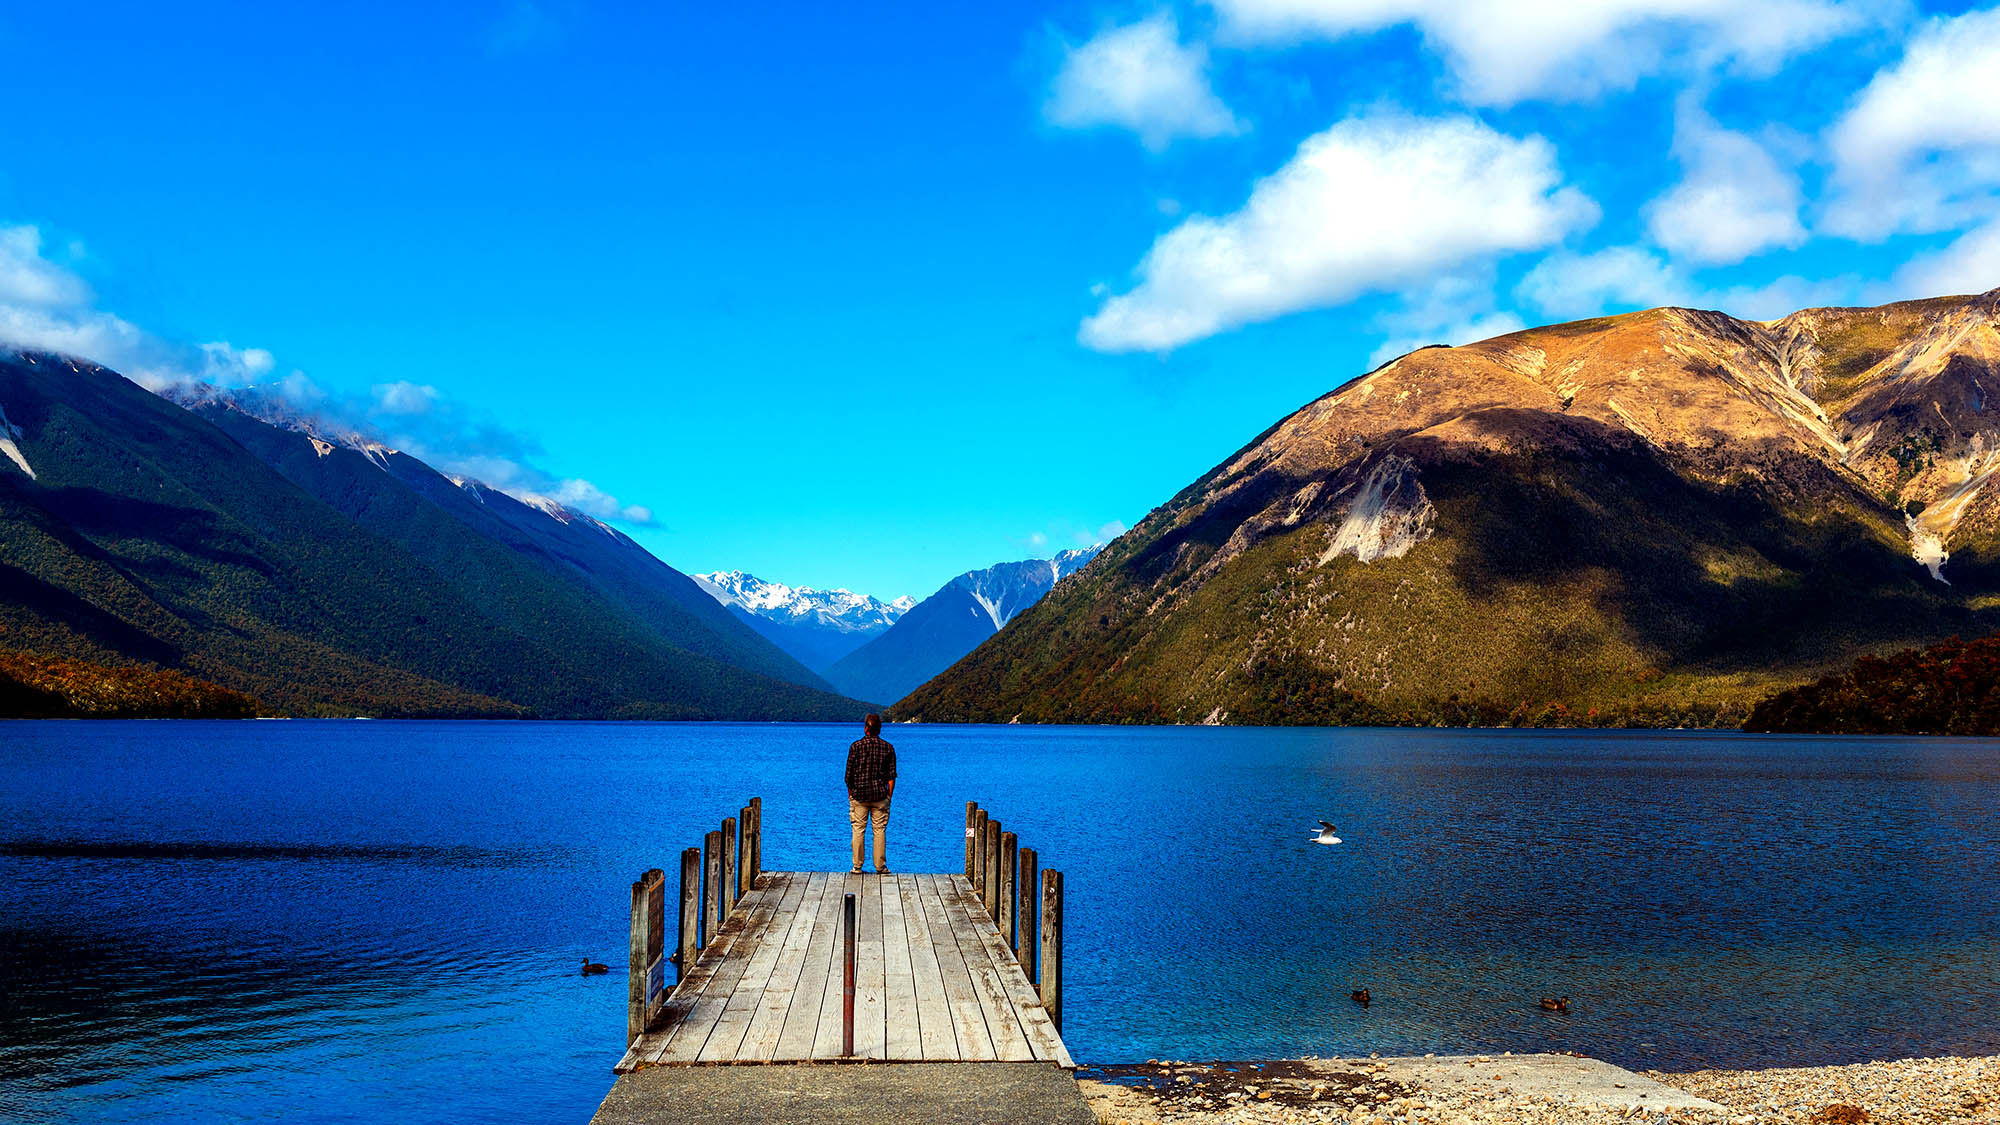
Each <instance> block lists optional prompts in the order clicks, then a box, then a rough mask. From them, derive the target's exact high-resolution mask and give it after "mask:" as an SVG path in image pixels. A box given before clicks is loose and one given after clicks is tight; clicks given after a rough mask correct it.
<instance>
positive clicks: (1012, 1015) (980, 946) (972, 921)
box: [945, 894, 1035, 1062]
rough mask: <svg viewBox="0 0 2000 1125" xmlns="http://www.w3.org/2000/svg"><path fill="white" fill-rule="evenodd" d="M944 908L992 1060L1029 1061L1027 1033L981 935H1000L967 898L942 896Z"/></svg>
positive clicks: (976, 903) (977, 905)
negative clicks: (989, 1042)
mask: <svg viewBox="0 0 2000 1125" xmlns="http://www.w3.org/2000/svg"><path fill="white" fill-rule="evenodd" d="M945 908H946V915H947V917H948V918H949V919H950V921H951V929H952V934H953V936H954V937H955V938H956V939H957V942H958V949H959V954H960V956H962V957H963V958H964V959H965V971H966V975H967V977H968V978H970V981H971V984H972V991H973V994H974V995H975V996H976V997H977V998H978V1000H979V1005H980V1011H981V1012H982V1013H983V1014H984V1016H985V1018H986V1029H987V1031H989V1032H990V1033H991V1034H992V1036H993V1056H994V1057H995V1058H997V1059H999V1060H1000V1061H1001V1062H1028V1061H1030V1060H1032V1059H1033V1058H1034V1057H1035V1053H1034V1050H1033V1049H1032V1048H1030V1047H1029V1046H1028V1035H1027V1032H1026V1031H1025V1030H1023V1028H1022V1027H1021V1019H1020V1016H1019V1014H1017V1013H1016V1012H1015V1010H1014V1003H1013V1001H1012V1000H1009V999H1008V997H1007V986H1006V983H1005V982H1004V981H1002V980H1001V979H1000V974H999V971H998V969H997V968H996V966H995V965H994V964H993V958H992V955H991V954H989V953H987V952H986V942H985V937H984V933H986V932H990V933H992V934H994V935H996V936H997V935H998V934H999V932H1000V931H999V930H998V929H997V928H995V927H994V925H993V920H992V919H991V918H988V917H986V916H985V915H984V910H985V904H984V903H982V902H981V901H979V900H978V899H976V898H974V897H972V896H971V895H969V894H951V895H947V896H945Z"/></svg>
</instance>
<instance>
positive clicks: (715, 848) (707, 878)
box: [701, 831, 722, 945]
mask: <svg viewBox="0 0 2000 1125" xmlns="http://www.w3.org/2000/svg"><path fill="white" fill-rule="evenodd" d="M701 862H702V879H701V943H702V944H703V945H707V944H708V943H709V942H712V941H714V940H715V937H716V935H717V934H718V933H720V932H721V931H722V833H721V832H720V831H716V832H710V833H709V834H707V835H706V836H703V837H702V838H701Z"/></svg>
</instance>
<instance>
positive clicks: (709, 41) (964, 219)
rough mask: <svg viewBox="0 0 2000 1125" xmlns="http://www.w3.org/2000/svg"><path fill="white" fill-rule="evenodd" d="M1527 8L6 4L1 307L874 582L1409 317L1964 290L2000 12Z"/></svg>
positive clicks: (1991, 182)
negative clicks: (10, 73) (9, 75)
mask: <svg viewBox="0 0 2000 1125" xmlns="http://www.w3.org/2000/svg"><path fill="white" fill-rule="evenodd" d="M1548 7H1549V9H1550V10H1548V11H1546V12H1542V11H1537V10H1530V9H1529V8H1524V7H1515V6H1501V5H1491V4H1482V3H1475V2H1473V0H1216V2H1214V3H1195V4H1161V3H1141V4H1068V3H1056V4H1050V5H1046V6H1041V7H1036V6H1030V5H1025V4H1024V5H937V4H912V5H906V6H891V5H878V6H869V7H853V6H846V5H822V4H810V5H809V4H798V5H770V6H752V5H745V6H691V5H675V6H670V7H669V6H659V5H631V6H622V5H606V4H593V3H584V2H580V0H579V2H557V0H548V2H540V3H521V2H514V0H509V2H500V3H490V4H479V3H464V4H452V5H417V6H404V5H386V4H385V5H377V6H371V5H356V4H338V5H336V4H297V5H264V4H238V5H229V4H217V5H200V6H179V5H175V6H159V5H141V4H130V5H114V4H93V3H87V2H78V3H70V4H55V5H11V6H8V7H6V8H4V9H0V49H4V50H5V51H6V52H7V54H8V57H10V58H13V59H16V60H24V59H25V60H33V62H32V65H28V66H23V67H19V68H17V69H16V72H15V78H14V81H13V82H12V83H10V88H9V93H8V103H9V110H8V113H7V114H6V118H5V122H4V124H0V130H4V139H5V144H4V146H0V338H6V339H11V340H14V341H16V342H20V343H28V344H36V345H41V346H51V347H57V348H62V349H66V350H70V351H73V352H77V353H80V354H83V355H86V356H89V357H90V358H94V359H97V360H99V361H101V362H105V363H107V364H110V365H112V366H114V367H118V368H119V369H120V370H124V371H127V372H128V373H131V374H134V375H135V376H138V377H141V378H143V379H146V380H149V381H153V382H160V381H170V380H175V379H184V378H206V379H209V380H212V381H217V382H222V383H232V384H244V383H272V384H275V385H277V386H279V387H280V388H282V389H284V390H285V391H286V392H287V393H289V394H291V395H292V396H293V397H294V398H295V399H296V400H297V401H299V402H300V403H301V404H303V405H306V406H308V407H311V408H313V409H316V410H319V411H320V412H322V413H323V414H325V415H327V416H328V417H329V418H332V419H335V420H337V421H340V422H343V423H346V424H350V425H354V426H357V427H361V428H365V429H367V430H369V431H371V432H373V433H376V434H379V435H381V436H382V437H383V438H384V439H386V440H388V441H389V442H390V443H391V444H395V445H398V446H400V447H402V448H407V449H410V450H411V451H412V452H415V453H417V454H419V455H420V456H424V457H426V459H428V460H431V461H432V462H433V463H434V464H438V465H439V466H440V467H443V468H447V469H450V470H452V471H456V472H460V473H467V474H471V475H475V476H478V477H480V478H481V479H485V480H488V481H490V482H492V483H495V484H497V485H499V486H502V487H508V488H510V489H513V490H516V491H520V492H537V493H542V494H549V495H555V496H557V497H559V498H563V499H565V500H568V501H570V502H572V503H574V504H575V505H577V506H578V507H581V508H584V509H586V510H589V511H591V512H593V514H597V515H600V516H603V517H606V518H613V519H616V520H618V521H620V525H621V526H623V527H625V528H626V530H628V531H629V532H630V533H631V534H633V535H634V536H635V537H636V538H638V539H639V540H640V541H641V542H642V543H644V544H646V545H647V546H648V547H649V548H651V549H652V550H653V551H654V552H655V553H656V554H658V555H660V556H661V557H662V558H663V559H665V560H666V561H667V562H669V563H671V564H672V565H674V566H676V567H679V568H681V569H683V570H688V571H706V570H713V569H744V570H749V571H751V572H752V573H755V574H758V575H759V576H761V577H765V578H768V579H771V580H775V581H782V582H786V583H789V584H792V585H811V586H820V587H825V586H846V587H849V588H851V589H855V590H859V591H862V592H866V593H871V594H875V595H877V596H880V597H883V598H885V599H886V598H889V597H893V596H895V595H899V594H904V593H910V594H915V595H917V596H920V597H921V596H923V595H925V594H928V593H929V592H931V591H932V590H934V589H936V588H937V587H938V586H939V585H940V584H941V583H942V582H944V581H945V580H946V579H948V578H949V577H951V576H952V575H954V574H956V573H958V572H960V571H963V570H967V569H970V568H974V567H979V566H985V565H989V564H991V563H994V562H998V561H1002V560H1004V559H1010V558H1019V557H1026V556H1029V555H1035V554H1044V555H1045V554H1048V553H1050V552H1052V551H1054V550H1056V549H1059V548H1061V547H1065V546H1073V545H1076V544H1078V543H1081V542H1088V541H1091V540H1094V539H1096V538H1099V537H1101V536H1104V535H1106V534H1115V533H1116V532H1117V531H1118V530H1120V529H1122V528H1123V527H1124V526H1125V525H1129V524H1133V523H1136V522H1137V521H1138V520H1139V519H1140V518H1141V517H1143V516H1144V515H1145V513H1146V512H1147V511H1148V510H1149V509H1150V508H1151V507H1152V506H1154V505H1156V504H1159V503H1161V502H1164V501H1165V500H1166V499H1168V498H1169V497H1171V496H1172V495H1173V493H1174V492H1175V491H1177V490H1178V489H1179V488H1181V487H1182V486H1184V485H1186V484H1187V483H1189V482H1190V481H1192V480H1193V479H1194V478H1195V477H1196V476H1197V475H1199V474H1200V473H1201V472H1203V471H1204V470H1206V469H1207V468H1209V467H1210V466H1212V465H1213V464H1215V463H1216V462H1218V461H1219V460H1221V459H1222V458H1224V457H1226V456H1227V455H1228V454H1229V453H1230V452H1232V451H1233V450H1235V449H1236V448H1238V447H1240V446H1241V445H1243V444H1244V443H1245V442H1247V441H1249V440H1250V439H1251V438H1252V437H1254V436H1255V435H1256V434H1257V433H1258V432H1260V431H1261V430H1263V429H1264V428H1265V427H1266V426H1268V425H1270V424H1271V423H1272V422H1274V421H1276V420H1277V419H1278V418H1279V417H1280V416H1282V415H1283V414H1284V413H1286V412H1288V411H1290V410H1292V409H1295V408H1296V407H1298V406H1300V405H1301V404H1303V403H1305V402H1307V401H1309V400H1311V399H1312V398H1314V397H1316V396H1317V395H1319V394H1321V393H1323V392H1325V391H1327V390H1329V389H1331V388H1332V387H1334V386H1335V385H1337V384H1339V383H1341V382H1343V381H1344V380H1346V379H1348V378H1350V377H1351V376H1353V375H1356V374H1359V373H1360V372H1362V371H1365V370H1367V369H1368V368H1369V367H1371V366H1373V365H1374V364H1375V363H1377V362H1380V361H1381V360H1382V359H1386V358H1388V357H1390V356H1392V355H1394V354H1396V353H1398V352H1400V351H1402V350H1407V349H1408V348H1410V347H1414V346H1417V345H1419V344H1424V343H1431V342H1464V341H1467V340H1471V339H1476V338H1480V337H1482V336H1486V335H1492V334H1495V333H1498V332H1504V331H1508V330H1511V329H1513V328H1517V327H1520V326H1523V325H1529V324H1538V323H1545V322H1548V321H1553V320H1563V319H1571V318H1575V317H1581V316H1588V315H1595V314H1598V313H1601V312H1615V311H1623V310H1629V309H1633V308H1643V307H1648V306H1651V305H1658V304H1669V303H1673V304H1694V305H1699V306H1703V307H1714V308H1721V309H1723V310H1725V311H1728V312H1731V313H1734V314H1736V315H1739V316H1745V317H1752V318H1768V317H1774V316H1778V315H1782V314H1783V313H1786V312H1789V311H1791V310H1793V309H1795V308H1798V307H1801V306H1806V305H1814V304H1864V303H1877V302H1880V301H1886V300H1892V299H1899V298H1905V297H1915V296H1927V295H1934V294H1938V293H1945V292H1971V291H1982V290H1984V289H1988V288H1991V287H1993V286H1996V285H2000V110H1996V109H1995V107H1996V106H2000V10H1996V9H1993V8H1985V9H1979V8H1967V7H1962V6H1943V7H1936V6H1925V5H1909V4H1900V3H1888V2H1884V3H1874V2H1865V3H1856V4H1849V3H1833V2H1829V0H1763V2H1760V3H1756V4H1744V3H1741V2H1740V0H1729V2H1723V0H1615V2H1611V3H1604V4H1598V5H1589V4H1572V5H1563V6H1555V5H1550V6H1548ZM734 9H741V10H734Z"/></svg>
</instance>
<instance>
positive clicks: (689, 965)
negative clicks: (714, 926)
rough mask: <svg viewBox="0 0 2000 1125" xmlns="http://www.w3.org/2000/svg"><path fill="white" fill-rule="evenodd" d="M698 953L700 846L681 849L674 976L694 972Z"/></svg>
mask: <svg viewBox="0 0 2000 1125" xmlns="http://www.w3.org/2000/svg"><path fill="white" fill-rule="evenodd" d="M700 953H701V849H700V848H687V849H685V850H683V851H682V852H681V939H680V956H679V957H678V958H677V960H676V961H675V964H674V968H675V978H674V979H675V980H676V981H683V980H686V979H687V978H688V974H689V973H692V972H694V959H695V957H696V956H698V955H699V954H700Z"/></svg>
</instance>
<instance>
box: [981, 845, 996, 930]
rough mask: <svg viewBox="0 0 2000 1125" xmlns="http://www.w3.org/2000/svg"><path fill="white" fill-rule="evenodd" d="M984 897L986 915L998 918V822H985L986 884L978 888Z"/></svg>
mask: <svg viewBox="0 0 2000 1125" xmlns="http://www.w3.org/2000/svg"><path fill="white" fill-rule="evenodd" d="M980 893H981V894H983V895H984V896H986V897H985V902H986V917H987V918H988V919H989V920H991V921H994V922H998V921H999V920H1000V822H999V821H997V820H988V821H987V822H986V884H985V886H984V887H982V888H981V889H980Z"/></svg>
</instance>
